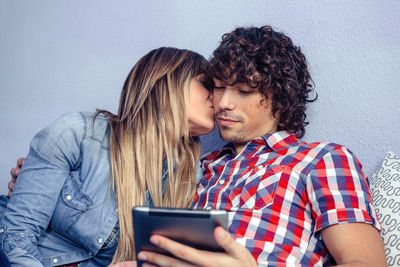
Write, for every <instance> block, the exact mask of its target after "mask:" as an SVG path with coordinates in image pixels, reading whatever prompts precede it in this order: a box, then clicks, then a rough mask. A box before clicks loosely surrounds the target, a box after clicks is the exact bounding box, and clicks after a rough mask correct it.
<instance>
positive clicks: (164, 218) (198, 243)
mask: <svg viewBox="0 0 400 267" xmlns="http://www.w3.org/2000/svg"><path fill="white" fill-rule="evenodd" d="M132 218H133V225H134V235H135V248H136V255H137V254H138V253H139V251H144V250H146V251H153V252H157V253H161V254H164V255H169V256H172V255H171V254H169V253H167V252H166V251H164V250H162V249H160V248H159V247H157V246H155V245H153V244H152V243H150V240H149V239H150V236H151V235H152V234H159V235H162V236H165V237H168V238H170V239H173V240H175V241H177V242H180V243H182V244H185V245H189V246H191V247H194V248H197V249H201V250H209V251H217V252H223V251H224V250H223V249H222V248H221V247H220V246H219V245H218V244H217V242H216V241H215V239H214V229H215V227H217V226H222V227H224V228H225V229H226V228H227V224H228V215H227V212H226V211H224V210H193V209H175V208H149V207H134V208H133V209H132ZM138 266H141V262H140V261H138Z"/></svg>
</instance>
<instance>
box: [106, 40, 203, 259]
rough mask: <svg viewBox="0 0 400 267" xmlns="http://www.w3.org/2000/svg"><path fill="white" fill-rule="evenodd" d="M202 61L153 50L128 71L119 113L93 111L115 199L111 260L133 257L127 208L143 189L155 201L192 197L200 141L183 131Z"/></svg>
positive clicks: (140, 200)
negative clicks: (104, 128)
mask: <svg viewBox="0 0 400 267" xmlns="http://www.w3.org/2000/svg"><path fill="white" fill-rule="evenodd" d="M206 65H207V61H206V60H205V59H204V58H203V57H202V56H201V55H199V54H197V53H195V52H192V51H188V50H181V49H176V48H166V47H162V48H158V49H155V50H152V51H150V52H149V53H148V54H147V55H145V56H144V57H142V58H141V59H140V60H139V62H138V63H137V64H136V65H135V66H134V67H133V69H132V70H131V72H130V73H129V75H128V77H127V79H126V81H125V84H124V87H123V89H122V92H121V98H120V103H119V110H118V114H117V115H114V114H112V113H110V112H108V111H105V110H99V111H98V113H102V114H104V115H105V116H106V117H107V118H108V120H109V124H110V161H111V185H112V189H113V190H114V192H115V193H116V196H117V202H118V215H119V227H120V238H119V243H118V247H117V251H116V253H115V255H114V258H113V263H116V262H120V261H127V260H134V259H135V253H134V251H135V247H134V240H133V224H132V215H131V209H132V207H133V206H135V205H145V204H146V203H145V193H146V190H149V191H150V194H151V197H152V200H153V202H154V205H155V206H163V207H189V206H190V205H191V203H192V201H193V197H194V189H195V187H196V185H195V168H196V161H197V160H198V159H199V156H200V142H199V139H198V138H197V137H190V136H189V131H188V100H189V83H190V80H191V79H192V78H193V77H195V76H197V75H199V74H202V73H205V70H206ZM164 159H166V160H167V163H168V181H167V184H166V189H165V194H164V197H163V195H162V183H161V176H162V166H163V160H164Z"/></svg>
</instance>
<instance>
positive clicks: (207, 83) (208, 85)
mask: <svg viewBox="0 0 400 267" xmlns="http://www.w3.org/2000/svg"><path fill="white" fill-rule="evenodd" d="M200 82H201V84H202V85H203V86H204V88H206V89H207V90H208V91H212V90H213V89H214V83H213V81H212V80H208V79H207V80H200Z"/></svg>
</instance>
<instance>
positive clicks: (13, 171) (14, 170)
mask: <svg viewBox="0 0 400 267" xmlns="http://www.w3.org/2000/svg"><path fill="white" fill-rule="evenodd" d="M24 160H25V158H19V159H18V160H17V166H15V167H14V168H12V169H11V171H10V174H11V181H10V182H9V183H8V197H11V194H12V191H13V189H14V185H15V181H16V180H17V177H18V174H19V171H20V170H21V167H22V164H23V163H24Z"/></svg>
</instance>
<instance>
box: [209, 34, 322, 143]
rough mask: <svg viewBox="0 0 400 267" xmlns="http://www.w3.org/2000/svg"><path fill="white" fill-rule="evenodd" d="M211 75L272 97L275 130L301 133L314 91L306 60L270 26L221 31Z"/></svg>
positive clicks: (211, 62) (210, 70) (211, 65)
mask: <svg viewBox="0 0 400 267" xmlns="http://www.w3.org/2000/svg"><path fill="white" fill-rule="evenodd" d="M209 72H210V75H211V76H213V77H215V78H216V79H218V80H221V81H224V82H226V83H228V84H229V85H234V84H235V83H239V82H242V83H246V84H248V85H249V86H251V87H253V88H258V90H259V91H260V93H262V94H263V95H264V96H265V97H266V98H268V96H270V97H272V112H273V114H274V116H278V117H279V125H278V130H286V131H288V132H291V133H293V134H296V135H297V136H298V137H299V138H301V137H303V136H304V133H305V130H304V127H305V126H306V125H307V124H308V122H306V121H305V120H306V114H305V110H306V104H307V102H312V101H315V100H316V98H317V96H315V98H313V99H309V93H310V92H311V91H312V90H313V85H314V83H313V81H312V79H311V76H310V73H309V72H308V69H307V61H306V58H305V56H304V54H303V53H302V52H301V50H300V48H299V47H297V46H295V45H293V43H292V40H291V39H290V38H289V37H288V36H286V35H284V34H283V33H280V32H276V31H274V30H273V29H272V28H271V27H270V26H263V27H261V28H256V27H250V28H237V29H235V30H234V31H233V32H231V33H227V34H224V35H223V36H222V41H221V44H220V45H219V47H218V48H217V49H216V50H215V51H214V53H213V57H212V58H211V60H210V66H209Z"/></svg>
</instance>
